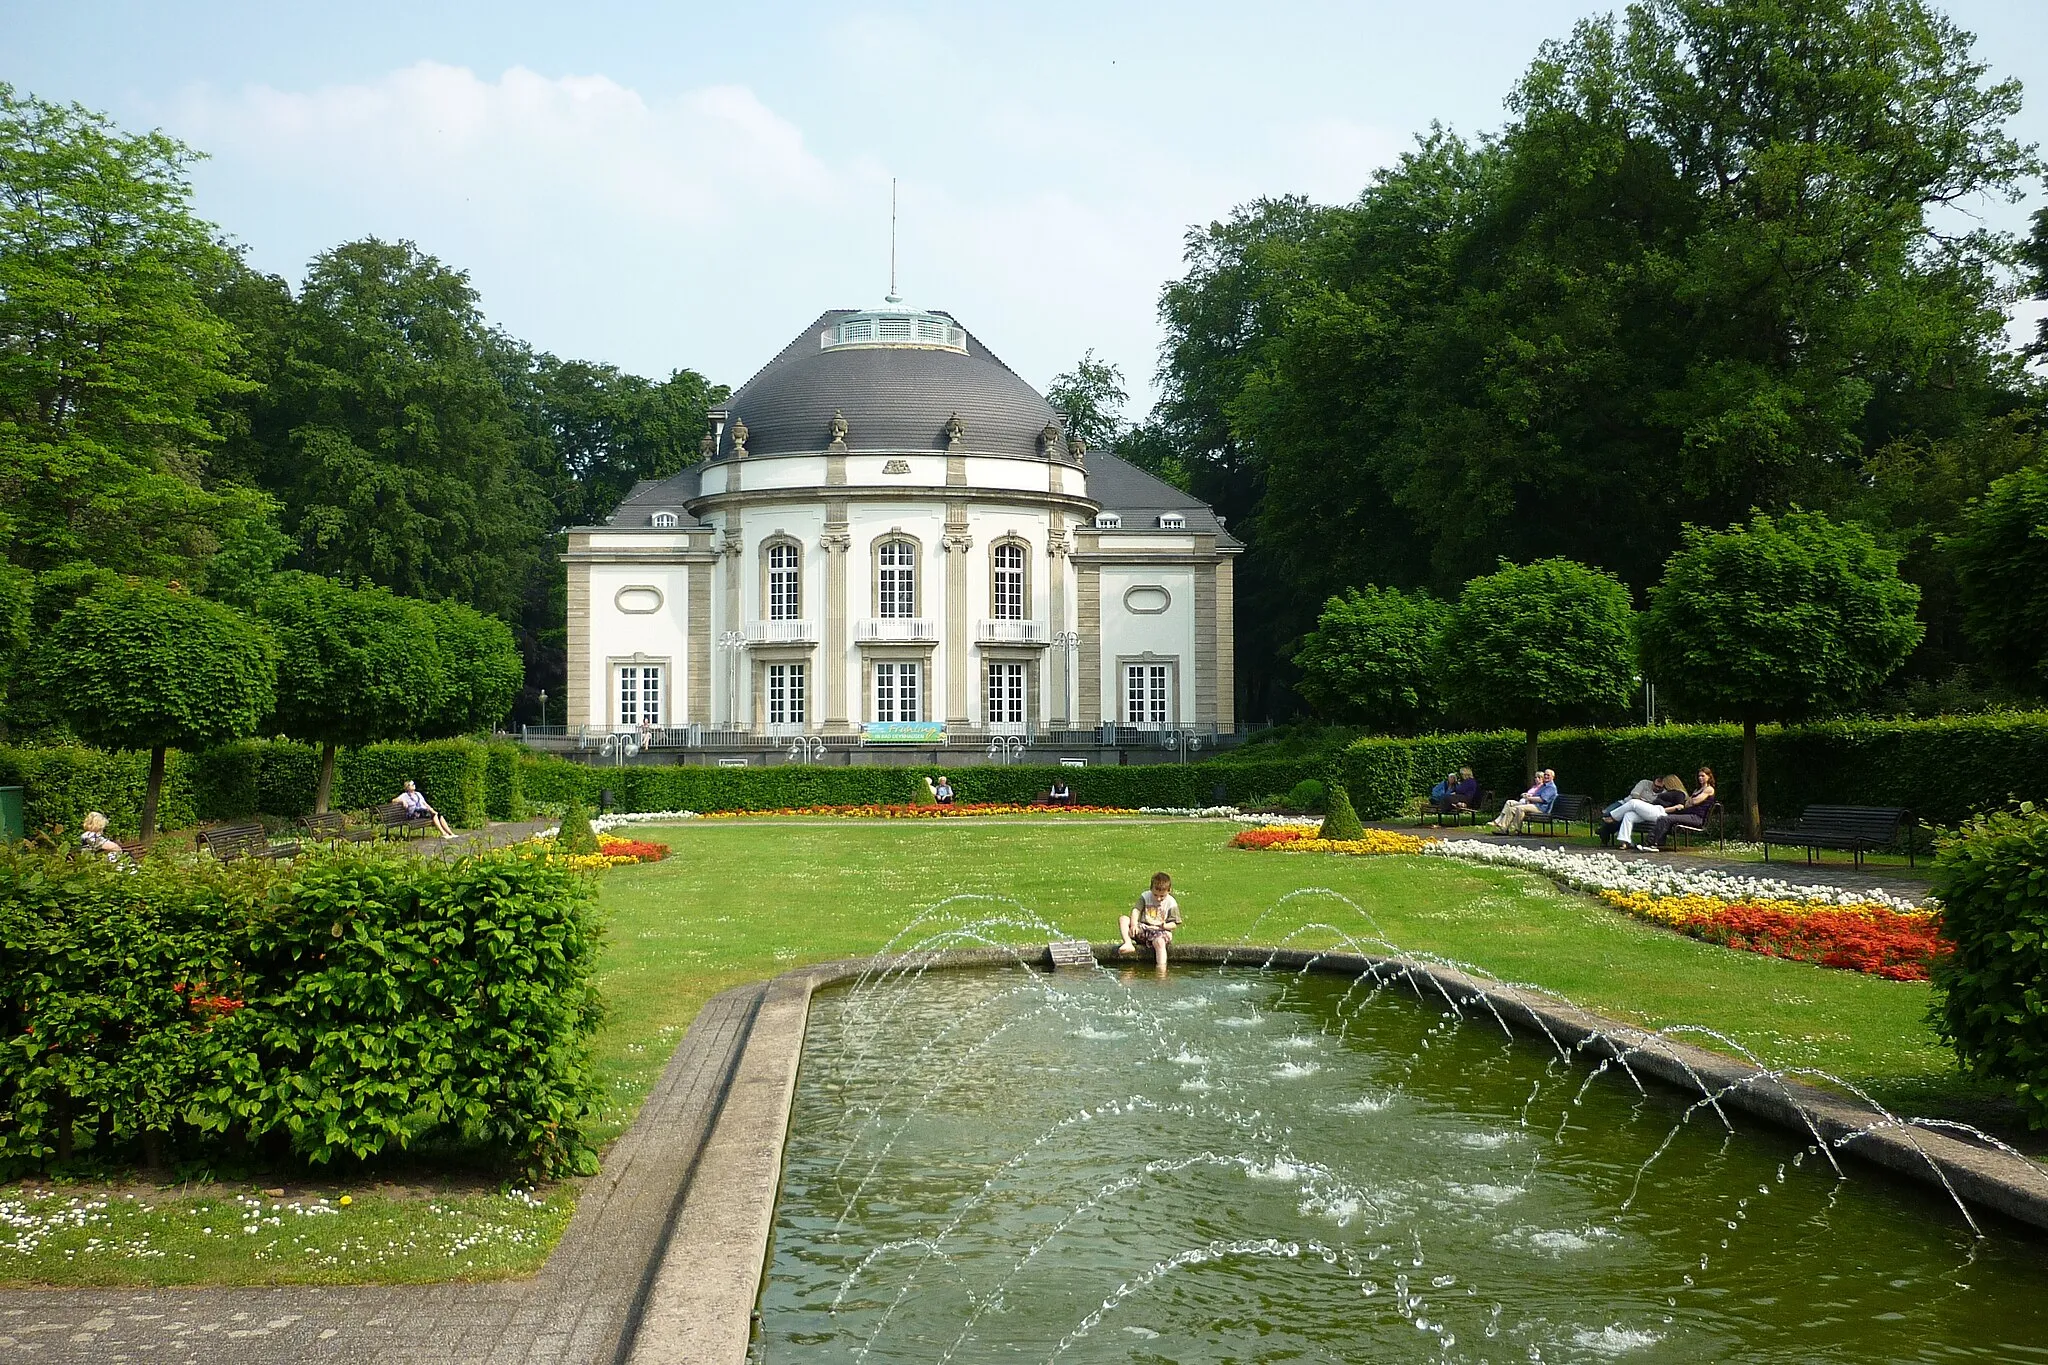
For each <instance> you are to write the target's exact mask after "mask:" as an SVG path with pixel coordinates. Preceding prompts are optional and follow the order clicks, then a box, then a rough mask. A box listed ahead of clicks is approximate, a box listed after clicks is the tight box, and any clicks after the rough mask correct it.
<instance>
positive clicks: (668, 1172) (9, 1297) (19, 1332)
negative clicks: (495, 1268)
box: [0, 984, 765, 1365]
mask: <svg viewBox="0 0 2048 1365" xmlns="http://www.w3.org/2000/svg"><path fill="white" fill-rule="evenodd" d="M764 991H765V987H764V986H762V985H759V984H756V985H752V986H742V987H739V988H737V989H734V990H730V991H727V992H726V993H725V994H723V995H721V996H718V997H717V998H715V999H713V1000H712V1001H711V1002H710V1003H709V1004H707V1005H705V1006H704V1008H703V1010H702V1011H701V1012H700V1013H699V1014H698V1016H697V1019H696V1022H694V1023H693V1024H691V1025H690V1031H689V1033H688V1034H686V1035H685V1036H684V1038H683V1042H682V1044H681V1046H679V1047H678V1048H677V1049H676V1052H675V1055H674V1056H673V1057H672V1058H670V1060H669V1064H668V1067H667V1069H666V1070H665V1071H663V1073H662V1077H661V1081H660V1083H659V1084H658V1085H657V1086H656V1088H655V1090H654V1093H653V1094H651V1095H649V1096H648V1098H647V1103H646V1104H645V1105H644V1106H643V1107H642V1108H641V1111H640V1117H639V1118H638V1120H636V1121H635V1122H634V1124H633V1126H632V1127H631V1128H630V1129H628V1130H627V1132H626V1134H625V1136H623V1137H621V1138H620V1139H619V1140H618V1141H617V1142H616V1143H614V1144H613V1145H612V1149H611V1151H610V1152H609V1153H607V1155H606V1159H605V1163H604V1169H603V1170H602V1171H601V1172H600V1173H599V1174H598V1175H596V1176H594V1177H592V1178H591V1180H590V1181H589V1182H587V1183H586V1184H585V1185H584V1187H583V1192H582V1195H581V1197H580V1198H579V1199H578V1200H577V1203H576V1213H575V1216H574V1217H573V1218H572V1219H571V1220H570V1222H569V1227H568V1229H567V1230H566V1231H565V1232H564V1233H563V1234H562V1241H561V1244H560V1245H559V1246H558V1247H557V1248H556V1249H555V1253H554V1255H552V1256H550V1257H549V1258H548V1261H547V1264H546V1265H545V1266H543V1267H542V1268H541V1270H540V1272H539V1273H538V1274H536V1275H534V1276H533V1277H531V1278H530V1279H524V1280H498V1281H490V1282H486V1283H481V1284H436V1285H363V1286H355V1287H343V1288H320V1287H315V1286H307V1285H292V1286H286V1287H281V1288H276V1289H49V1290H0V1362H6V1361H13V1360H22V1361H36V1362H42V1361H66V1362H68V1361H80V1362H84V1361H91V1362H94V1365H105V1363H106V1362H119V1361H147V1362H152V1363H155V1362H163V1363H164V1365H245V1362H246V1365H259V1363H260V1365H270V1362H282V1361H302V1360H304V1361H320V1362H349V1363H351V1365H353V1363H354V1362H366V1363H368V1362H375V1365H501V1363H502V1365H594V1363H595V1362H611V1361H615V1360H618V1359H619V1358H621V1355H622V1352H623V1348H624V1346H625V1345H626V1343H627V1341H628V1339H629V1338H630V1337H631V1335H632V1333H633V1331H634V1328H635V1325H636V1322H637V1317H638V1314H639V1312H640V1307H641V1304H642V1302H643V1300H644V1298H645V1295H646V1290H647V1286H648V1284H649V1283H650V1280H651V1277H652V1275H653V1273H654V1269H655V1266H656V1264H657V1260H658V1257H659V1256H660V1253H661V1250H662V1247H663V1245H664V1244H665V1243H666V1242H667V1240H668V1233H669V1229H670V1226H671V1224H672V1223H673V1221H674V1219H675V1215H676V1210H677V1209H678V1208H679V1207H680V1206H681V1202H682V1196H683V1194H684V1192H685V1191H686V1189H687V1188H688V1185H689V1180H690V1176H691V1174H692V1168H693V1167H694V1165H695V1163H696V1160H697V1154H698V1152H699V1151H700V1150H701V1149H702V1148H703V1146H704V1138H705V1135H706V1133H707V1132H708V1131H709V1130H710V1127H711V1124H712V1123H713V1122H714V1121H715V1120H716V1118H717V1116H718V1113H719V1110H720V1109H721V1107H722V1106H723V1105H724V1103H725V1098H726V1092H727V1088H728V1086H729V1085H730V1083H731V1078H732V1074H733V1070H734V1067H735V1065H736V1063H737V1062H738V1059H739V1054H740V1052H741V1050H742V1048H743V1047H744V1045H745V1043H746V1040H747V1035H748V1033H749V1031H750V1030H751V1029H752V1027H753V1022H754V1018H755V1016H756V1014H757V1013H758V1011H759V1009H760V1006H761V1000H762V997H763V994H764Z"/></svg>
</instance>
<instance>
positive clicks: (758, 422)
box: [718, 308, 1059, 459]
mask: <svg viewBox="0 0 2048 1365" xmlns="http://www.w3.org/2000/svg"><path fill="white" fill-rule="evenodd" d="M856 316H860V314H858V313H857V312H856V310H854V309H850V308H835V309H832V310H830V311H828V312H826V313H823V314H820V315H819V317H818V320H817V321H816V322H814V323H812V324H811V325H810V326H809V327H807V328H805V329H804V330H803V331H802V332H799V333H798V334H797V337H796V339H795V340H794V341H792V342H790V343H789V345H787V346H785V347H783V348H782V352H781V354H779V355H777V356H776V357H775V358H774V359H773V360H771V361H769V362H768V363H767V364H766V365H764V366H762V367H761V371H760V373H758V374H756V375H755V376H754V377H753V378H752V379H749V380H748V381H747V382H746V383H745V384H742V385H741V386H740V388H739V391H738V392H737V393H735V394H733V396H732V397H731V398H730V399H728V400H727V401H726V404H725V407H726V411H727V412H729V413H730V414H731V418H730V419H728V421H727V423H726V428H725V433H724V435H723V436H722V437H721V439H720V441H719V448H718V456H719V458H721V459H722V458H724V457H726V456H728V455H730V454H732V421H734V420H738V421H744V422H745V423H746V424H747V453H748V454H749V455H787V454H797V453H805V452H809V453H817V452H819V451H822V450H824V449H825V447H826V446H827V445H828V444H830V443H831V440H832V430H831V428H832V414H833V413H834V412H839V413H843V414H844V415H845V417H846V426H847V436H846V444H847V448H848V449H850V450H855V451H912V450H933V451H943V450H945V449H946V423H947V421H948V419H950V418H951V417H952V416H953V414H954V413H956V412H957V413H958V414H959V415H960V420H961V422H963V423H964V424H965V425H966V427H967V439H966V442H965V446H966V449H967V450H969V451H970V452H973V453H975V454H995V455H1022V456H1038V455H1040V454H1041V453H1042V452H1041V451H1040V449H1039V440H1038V438H1039V433H1040V432H1042V431H1043V430H1044V429H1045V424H1046V423H1048V422H1053V423H1058V421H1059V415H1058V413H1056V412H1055V411H1054V410H1053V406H1052V404H1050V403H1048V402H1047V401H1046V400H1045V397H1044V395H1042V394H1040V393H1039V392H1038V390H1036V389H1034V388H1032V387H1031V386H1030V385H1029V384H1027V383H1025V382H1024V381H1023V380H1022V379H1020V378H1018V376H1017V374H1016V372H1015V371H1013V370H1011V369H1010V367H1009V366H1007V365H1005V364H1004V363H1003V362H1002V361H1000V360H998V359H996V357H995V356H994V355H993V354H991V353H990V351H989V349H988V348H987V347H986V346H983V345H982V344H981V341H980V340H979V339H978V338H976V337H975V336H973V335H972V334H966V336H965V340H966V350H965V354H962V353H961V352H960V351H958V350H952V349H947V348H944V347H938V346H933V347H919V346H891V345H877V346H860V345H841V346H835V347H832V348H827V347H825V346H823V345H822V344H821V343H820V341H819V336H820V334H821V333H823V332H824V331H825V330H826V329H827V328H831V327H834V326H836V325H837V324H838V323H839V322H840V321H841V320H842V319H845V318H850V317H856ZM932 316H937V317H950V315H948V314H943V313H935V314H933V315H932ZM956 325H957V324H956ZM962 330H963V332H964V329H962Z"/></svg>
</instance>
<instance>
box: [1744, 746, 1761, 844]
mask: <svg viewBox="0 0 2048 1365" xmlns="http://www.w3.org/2000/svg"><path fill="white" fill-rule="evenodd" d="M1742 824H1743V828H1744V829H1746V830H1747V831H1748V832H1749V837H1750V838H1752V839H1754V838H1756V837H1757V835H1759V834H1761V833H1762V832H1763V828H1764V816H1763V802H1761V801H1760V800H1758V799H1757V782H1756V722H1755V721H1753V720H1745V721H1743V722H1742Z"/></svg>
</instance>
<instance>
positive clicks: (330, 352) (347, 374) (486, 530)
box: [246, 238, 554, 619]
mask: <svg viewBox="0 0 2048 1365" xmlns="http://www.w3.org/2000/svg"><path fill="white" fill-rule="evenodd" d="M250 311H251V312H252V313H259V314H260V313H261V307H260V305H252V306H251V309H250ZM281 321H282V327H283V334H282V336H281V337H275V338H273V340H272V342H271V344H272V346H273V347H274V351H275V354H274V355H273V356H271V357H269V358H268V359H267V361H266V363H267V364H268V365H269V367H270V369H271V378H270V381H269V384H268V387H267V389H266V390H265V392H264V394H263V395H262V397H261V400H260V401H259V402H257V403H256V404H255V405H254V407H253V410H252V412H251V430H252V436H251V439H250V441H249V442H248V444H247V447H246V456H247V458H248V459H249V460H251V461H252V462H253V464H254V465H255V469H254V470H253V473H254V474H255V476H256V477H257V478H258V479H259V481H260V482H261V483H262V485H263V486H264V487H265V488H266V489H268V490H269V491H270V492H272V493H273V494H275V495H276V497H277V498H278V499H279V501H281V502H282V503H283V505H284V523H285V529H286V531H287V532H288V533H289V534H290V535H291V536H292V538H293V541H294V543H295V553H294V556H293V562H294V563H295V564H296V566H297V567H300V568H304V569H307V570H311V571H313V572H316V573H321V574H325V575H328V576H332V577H339V578H344V579H348V580H351V581H361V582H370V583H375V584H378V585H380V586H382V587H387V588H390V589H391V590H392V591H394V592H397V593H400V594H402V595H404V596H408V597H420V598H428V599H440V598H453V599H455V600H457V601H461V602H466V603H468V604H470V605H471V606H474V607H477V608H478V609H480V610H483V611H487V612H490V613H492V614H493V615H497V616H500V617H502V618H506V619H516V618H517V616H518V614H519V610H520V607H521V604H522V602H523V601H524V599H525V597H526V595H527V593H528V591H529V590H530V587H531V585H532V583H533V581H534V580H535V578H536V577H537V576H538V575H539V574H540V573H541V571H542V566H543V555H544V552H545V546H546V536H547V533H548V532H549V531H550V530H551V529H552V527H551V525H550V523H551V522H552V521H553V520H554V511H553V509H552V507H551V506H550V504H549V500H548V496H547V488H546V487H545V484H544V482H543V480H542V479H541V477H540V476H539V475H538V474H536V472H535V470H534V468H533V466H534V464H535V462H536V461H535V460H534V458H533V453H532V452H531V451H530V450H529V449H527V448H526V445H525V442H526V440H527V439H528V436H529V433H528V430H527V428H526V426H525V425H524V424H523V423H522V421H521V420H520V416H519V414H518V413H517V412H516V411H515V409H514V407H513V404H512V402H511V399H510V398H509V397H508V395H507V393H506V390H505V387H504V384H503V383H502V382H501V379H500V375H499V373H498V368H497V366H498V353H499V351H500V349H501V347H502V346H503V344H504V343H503V342H502V339H500V338H498V337H497V336H496V335H495V334H494V333H492V332H491V330H490V329H489V327H488V326H487V325H486V324H485V322H484V320H483V317H482V315H481V313H480V312H479V311H478V308H477V297H476V292H475V290H474V289H472V288H471V287H470V283H469V279H468V277H467V276H466V275H464V274H463V273H462V272H460V271H457V270H452V269H450V268H448V267H447V266H444V265H442V264H441V263H440V262H439V261H437V260H435V259H434V258H433V257H431V256H427V255H425V254H423V253H422V252H420V251H419V250H418V248H416V247H414V246H413V245H412V244H411V243H409V242H397V243H392V242H382V241H378V240H376V239H375V238H367V239H365V240H362V241H358V242H350V243H347V244H345V245H343V246H339V247H336V248H334V249H333V250H331V251H328V252H325V253H323V254H322V255H321V256H320V257H318V258H317V259H316V260H315V261H314V262H313V265H312V267H311V269H310V270H309V271H308V273H307V276H306V281H305V285H304V287H303V289H302V290H301V292H300V295H299V297H298V299H297V301H296V303H295V304H294V306H293V307H292V308H291V309H290V310H289V313H288V315H286V316H285V317H284V318H283V319H282V320H281Z"/></svg>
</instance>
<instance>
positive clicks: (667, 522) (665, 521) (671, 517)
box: [654, 512, 676, 531]
mask: <svg viewBox="0 0 2048 1365" xmlns="http://www.w3.org/2000/svg"><path fill="white" fill-rule="evenodd" d="M675 524H676V514H675V513H673V512H656V513H655V514H654V526H655V529H656V530H661V531H666V530H670V529H672V528H673V527H674V526H675Z"/></svg>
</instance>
